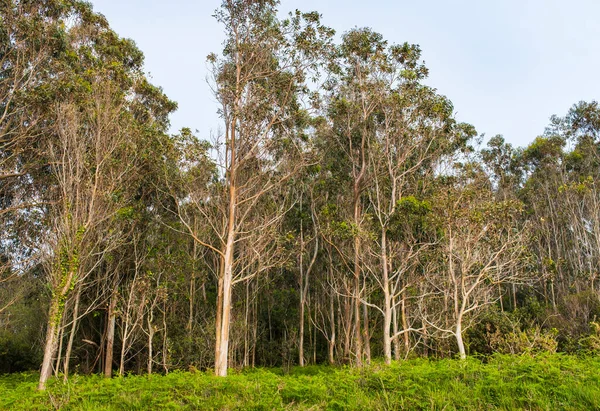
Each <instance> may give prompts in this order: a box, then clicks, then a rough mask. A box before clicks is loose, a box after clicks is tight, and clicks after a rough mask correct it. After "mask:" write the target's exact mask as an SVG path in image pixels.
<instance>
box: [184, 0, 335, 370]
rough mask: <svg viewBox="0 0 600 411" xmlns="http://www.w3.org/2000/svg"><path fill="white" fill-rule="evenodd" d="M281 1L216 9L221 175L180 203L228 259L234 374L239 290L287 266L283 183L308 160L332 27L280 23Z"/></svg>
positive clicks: (226, 305) (221, 348) (221, 332)
mask: <svg viewBox="0 0 600 411" xmlns="http://www.w3.org/2000/svg"><path fill="white" fill-rule="evenodd" d="M277 6H278V2H277V1H275V0H225V1H223V3H222V5H221V8H220V9H218V10H217V11H216V13H215V17H216V19H217V20H218V21H219V22H220V23H221V24H222V25H223V26H224V28H225V35H226V40H225V42H224V49H223V53H222V56H220V57H219V56H217V55H216V54H211V55H210V56H209V57H208V61H209V62H210V64H211V65H212V73H213V87H214V94H215V97H216V99H217V101H218V102H219V104H220V106H221V108H220V110H219V114H220V115H221V118H222V121H223V130H224V135H223V141H216V142H215V144H214V145H213V147H212V148H213V150H214V151H213V152H214V155H215V157H216V165H217V169H216V170H217V177H216V181H214V183H211V184H208V186H205V188H202V189H200V188H195V187H193V186H191V187H190V185H189V184H188V185H187V187H188V189H189V190H190V192H192V193H195V194H193V195H191V196H188V197H187V199H186V201H187V202H188V203H187V204H180V205H181V206H185V207H186V208H187V209H188V210H189V209H190V208H193V209H194V210H195V213H196V215H197V216H200V217H201V218H202V219H203V220H204V221H205V222H206V223H207V226H204V227H205V228H206V227H208V229H204V230H203V231H201V232H199V231H198V230H196V229H195V227H194V226H193V224H192V220H191V219H190V216H191V212H187V213H186V212H185V210H184V207H180V208H179V211H180V212H179V215H180V217H181V221H182V223H183V225H184V226H185V227H186V229H187V230H188V232H189V233H190V234H191V235H192V237H193V238H194V240H195V241H196V242H197V243H198V244H199V245H201V246H203V247H206V248H208V249H210V250H211V251H212V252H213V253H214V254H216V256H218V258H219V267H218V293H217V310H216V324H215V326H216V343H215V373H216V374H217V375H219V376H225V375H227V366H228V355H229V333H230V324H231V307H232V290H233V287H234V286H235V285H236V284H239V283H241V282H244V281H248V280H249V279H251V278H254V277H255V276H256V275H258V274H259V273H261V272H264V271H266V270H268V269H269V268H271V267H274V266H277V265H279V264H281V263H282V260H281V258H282V256H283V255H284V254H283V253H281V252H280V250H281V246H282V245H281V241H279V240H278V239H277V237H278V230H277V226H278V225H279V224H280V223H281V219H282V217H283V215H284V214H285V212H286V211H287V209H289V207H290V203H289V201H288V199H286V196H285V195H284V194H283V195H282V194H281V193H280V192H279V190H280V188H281V187H282V185H283V183H285V181H287V180H288V179H290V178H291V177H292V176H293V175H295V174H296V173H297V172H298V171H299V170H300V169H301V168H302V167H303V166H304V164H305V163H306V162H305V161H304V160H303V158H304V148H305V146H306V144H307V142H306V138H305V133H304V129H305V128H306V126H307V121H306V120H307V114H306V110H305V109H304V107H303V104H302V101H303V98H302V97H303V96H304V95H307V94H309V92H310V90H309V88H308V84H309V80H310V76H311V75H316V73H317V71H318V70H317V69H318V63H319V62H320V59H321V56H322V54H323V52H324V50H325V48H326V45H327V44H328V42H329V41H330V38H331V36H332V34H333V33H332V31H331V30H330V29H328V28H326V27H324V26H322V25H321V23H320V21H319V19H320V16H319V15H318V14H317V13H305V14H303V13H301V12H299V11H296V12H295V13H292V14H290V16H289V18H287V19H285V20H279V19H278V18H277ZM311 73H312V74H311ZM206 190H208V192H207V191H206ZM209 193H210V194H209ZM282 198H283V200H282Z"/></svg>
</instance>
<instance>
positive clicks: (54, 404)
mask: <svg viewBox="0 0 600 411" xmlns="http://www.w3.org/2000/svg"><path fill="white" fill-rule="evenodd" d="M599 369H600V359H599V358H593V357H590V358H579V357H574V356H565V355H558V354H555V355H545V356H538V357H530V356H500V355H498V356H493V357H491V358H489V359H487V360H486V361H480V360H477V359H473V358H471V359H468V360H466V361H459V360H426V359H415V360H409V361H406V362H395V363H393V364H392V365H391V366H385V365H383V364H381V363H375V364H373V365H371V366H368V367H365V368H363V369H355V368H349V367H339V368H338V367H328V366H309V367H305V368H293V369H292V370H290V372H284V371H283V370H280V369H249V370H245V371H242V372H235V371H231V374H230V375H229V376H228V377H227V378H217V377H214V376H212V375H210V374H209V373H203V372H194V373H190V372H172V373H170V374H168V375H150V376H147V375H146V376H128V377H125V378H113V379H104V378H102V377H101V376H81V375H75V376H73V377H72V378H71V379H70V380H69V382H67V383H63V382H62V380H60V379H57V380H52V381H51V382H50V384H49V387H48V390H47V391H46V392H38V391H36V382H37V377H38V375H36V374H32V373H29V374H11V375H5V376H0V409H6V410H48V409H63V410H179V409H184V410H185V409H188V410H236V409H251V410H277V409H299V410H390V409H393V410H395V409H410V410H413V409H414V410H438V409H439V410H442V409H444V410H452V409H466V410H484V409H485V410H488V409H501V410H515V409H526V410H559V409H562V410H592V409H600V372H598V370H599Z"/></svg>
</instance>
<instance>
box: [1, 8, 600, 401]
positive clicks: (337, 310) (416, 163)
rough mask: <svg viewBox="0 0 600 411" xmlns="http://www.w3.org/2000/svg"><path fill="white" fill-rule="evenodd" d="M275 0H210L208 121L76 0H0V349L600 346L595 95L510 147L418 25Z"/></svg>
mask: <svg viewBox="0 0 600 411" xmlns="http://www.w3.org/2000/svg"><path fill="white" fill-rule="evenodd" d="M277 7H278V1H277V0H223V2H222V5H221V7H220V8H219V9H218V10H217V11H216V12H215V18H216V19H217V20H218V21H219V22H220V23H221V25H222V27H223V30H224V33H225V41H224V44H223V49H222V51H220V52H219V53H215V54H211V55H210V56H208V58H207V62H208V66H209V68H210V75H209V82H210V84H211V89H212V90H213V93H214V100H215V102H216V103H217V105H216V106H215V111H217V110H218V113H219V116H220V119H221V125H220V127H219V128H218V129H217V130H212V131H211V130H210V129H208V127H207V130H201V131H200V132H195V131H192V130H190V129H182V130H181V131H179V132H177V133H176V134H173V133H171V131H170V125H169V115H170V114H171V113H172V112H174V111H175V110H176V109H177V105H176V103H175V102H173V101H171V100H170V99H169V98H168V97H167V96H166V95H165V94H164V93H163V91H162V89H161V88H160V87H158V86H156V85H153V84H151V82H150V81H149V79H148V77H147V76H146V74H145V71H144V66H143V62H144V58H143V54H142V52H141V51H140V50H139V49H138V48H137V47H136V45H135V43H134V42H133V41H132V40H128V39H123V38H121V37H119V35H118V34H116V33H115V32H114V31H113V30H111V28H110V26H109V24H108V22H107V21H106V19H105V18H104V17H103V16H102V15H100V14H97V13H95V12H94V11H93V9H92V6H91V5H90V4H88V3H86V2H83V1H79V0H0V97H1V100H0V221H1V227H2V229H1V231H0V373H11V372H17V371H24V370H40V379H39V389H42V390H43V389H44V388H45V386H46V382H47V380H48V379H49V378H50V377H51V376H53V375H56V376H60V377H61V378H65V379H67V378H68V377H69V375H70V374H73V373H79V374H92V373H96V374H103V375H105V376H107V377H110V376H112V375H124V374H127V373H135V374H143V373H149V374H150V373H168V372H170V371H172V370H207V369H212V370H214V373H215V374H216V375H218V376H226V375H227V372H228V368H229V369H231V368H243V367H255V366H264V367H274V366H277V367H284V368H285V367H290V366H292V365H299V366H305V365H308V364H321V363H325V364H349V365H352V366H356V367H362V366H364V365H366V364H369V363H370V362H371V361H372V360H373V359H377V358H381V359H382V360H383V361H385V363H386V364H390V363H392V362H393V361H402V360H405V359H408V358H413V357H430V358H447V357H454V356H458V357H460V358H465V357H466V356H467V355H482V356H486V355H490V354H492V353H510V354H516V353H539V352H557V351H558V352H565V353H590V352H591V353H594V352H598V351H599V350H600V320H599V319H598V318H597V316H600V294H599V293H600V288H599V285H598V284H597V281H596V280H597V279H598V275H599V272H600V185H599V184H600V106H599V105H598V103H597V102H595V101H591V102H579V103H576V104H575V105H574V106H573V107H572V109H571V110H569V111H568V112H567V113H562V116H554V117H552V118H551V119H550V120H549V124H548V127H547V128H546V130H540V135H539V136H537V137H536V136H531V137H532V143H530V144H529V145H528V146H527V147H514V146H512V145H511V144H509V143H507V142H506V141H505V140H504V138H503V137H502V136H494V137H491V138H485V137H484V136H482V135H478V133H477V131H476V130H475V127H474V126H472V125H470V124H466V123H460V122H458V121H457V120H456V118H455V110H454V107H453V105H452V103H451V101H450V100H449V99H448V98H447V97H446V96H443V95H441V94H439V93H438V91H437V90H436V89H435V88H432V87H431V86H429V85H427V84H426V79H427V76H428V69H427V67H426V66H425V65H424V63H423V60H422V56H421V49H420V48H419V46H418V45H414V44H408V43H405V44H392V43H388V42H387V41H386V40H385V39H384V38H382V36H381V35H380V34H378V33H377V32H376V31H374V30H373V29H370V28H354V29H350V30H349V31H347V32H345V33H343V34H342V35H339V36H338V35H336V33H334V31H333V30H332V29H330V28H328V27H326V26H324V25H323V24H322V23H321V16H320V15H319V14H318V13H317V12H310V13H303V12H300V11H297V12H295V13H291V14H290V15H288V16H281V15H280V13H279V12H278V11H277ZM198 81H202V80H201V79H200V80H198ZM209 136H210V137H209Z"/></svg>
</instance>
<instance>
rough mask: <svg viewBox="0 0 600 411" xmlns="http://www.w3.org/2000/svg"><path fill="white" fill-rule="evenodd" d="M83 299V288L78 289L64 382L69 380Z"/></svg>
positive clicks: (66, 354) (66, 355) (66, 353)
mask: <svg viewBox="0 0 600 411" xmlns="http://www.w3.org/2000/svg"><path fill="white" fill-rule="evenodd" d="M80 299H81V287H77V294H75V305H74V306H73V324H71V332H70V334H69V342H68V343H67V351H66V352H65V362H64V365H63V367H64V368H63V373H64V380H65V381H66V380H67V379H68V378H69V362H70V361H71V351H72V350H73V341H74V340H75V332H76V331H77V322H78V321H77V320H78V317H79V300H80Z"/></svg>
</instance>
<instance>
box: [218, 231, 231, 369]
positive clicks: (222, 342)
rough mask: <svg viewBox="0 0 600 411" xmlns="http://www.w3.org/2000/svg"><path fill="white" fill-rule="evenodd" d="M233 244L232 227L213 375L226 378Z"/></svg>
mask: <svg viewBox="0 0 600 411" xmlns="http://www.w3.org/2000/svg"><path fill="white" fill-rule="evenodd" d="M232 223H233V222H232ZM232 223H231V224H232ZM233 243H234V241H233V227H231V230H230V234H229V235H228V238H227V244H226V249H225V259H224V267H223V283H222V284H223V286H222V287H223V288H222V291H220V293H222V295H223V300H222V307H221V318H220V321H218V323H219V324H220V326H221V327H220V329H219V330H218V332H217V352H216V358H215V374H216V375H217V376H219V377H226V376H227V365H228V354H229V324H230V320H231V289H232V286H233V284H232V281H233Z"/></svg>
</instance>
